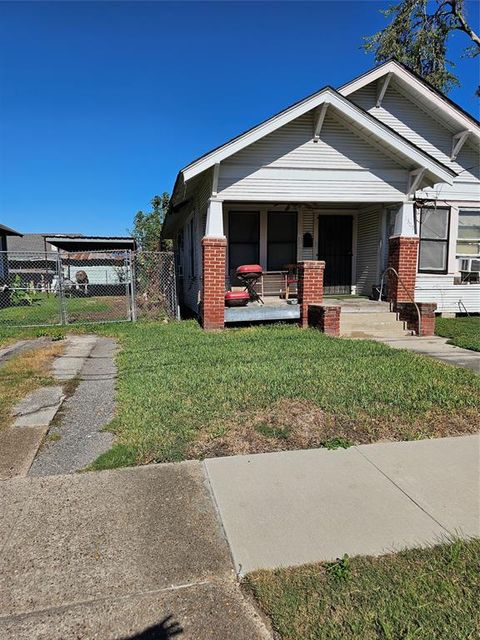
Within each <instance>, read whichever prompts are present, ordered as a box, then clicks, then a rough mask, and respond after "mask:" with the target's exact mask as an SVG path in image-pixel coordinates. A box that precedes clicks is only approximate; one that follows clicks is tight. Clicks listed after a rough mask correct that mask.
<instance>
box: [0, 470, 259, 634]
mask: <svg viewBox="0 0 480 640" xmlns="http://www.w3.org/2000/svg"><path fill="white" fill-rule="evenodd" d="M0 505H1V506H0V510H1V512H2V514H1V515H2V517H1V518H0V639H1V640H7V639H8V640H11V639H12V638H15V640H33V639H35V640H40V639H45V640H66V639H67V638H68V639H70V638H81V639H82V640H93V639H98V640H119V639H120V638H130V637H133V635H134V634H140V633H141V632H142V631H144V630H145V629H147V628H148V627H151V626H153V625H161V622H162V620H164V619H165V618H166V617H167V616H169V615H171V616H172V619H171V622H176V623H178V624H179V625H180V626H181V627H182V628H183V633H182V634H181V635H180V636H178V637H179V638H181V639H182V640H226V639H227V638H228V639H229V640H266V639H267V638H270V637H271V636H270V634H269V633H268V631H267V629H266V627H265V626H264V624H263V623H262V622H261V620H260V619H259V617H258V616H257V615H256V613H255V611H254V610H253V607H252V605H251V604H250V603H249V601H247V600H246V599H245V598H244V596H243V594H242V593H241V591H240V589H239V587H238V584H237V582H236V580H235V574H234V571H233V567H232V563H231V558H230V555H229V550H228V546H227V544H226V542H225V539H224V537H223V533H222V530H221V526H220V523H219V522H218V520H217V517H216V513H215V510H214V508H213V504H212V500H211V495H210V492H209V489H208V487H207V485H206V482H205V477H204V474H203V470H202V465H201V463H199V462H186V463H180V464H176V465H172V464H166V465H152V466H149V467H139V468H136V469H122V470H118V471H104V472H98V473H84V474H74V475H66V476H51V477H48V478H16V479H13V480H7V481H5V482H3V483H0ZM161 628H162V627H160V629H161ZM148 637H152V638H153V637H155V638H159V639H160V638H167V637H169V636H168V635H167V634H166V633H165V632H164V633H161V631H160V630H159V631H158V634H157V635H153V634H152V635H151V636H148ZM175 637H177V636H175Z"/></svg>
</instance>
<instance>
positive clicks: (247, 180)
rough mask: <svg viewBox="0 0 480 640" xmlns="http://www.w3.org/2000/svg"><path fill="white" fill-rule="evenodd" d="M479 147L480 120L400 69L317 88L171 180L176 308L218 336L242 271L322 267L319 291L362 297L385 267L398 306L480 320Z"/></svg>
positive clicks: (169, 232) (392, 65)
mask: <svg viewBox="0 0 480 640" xmlns="http://www.w3.org/2000/svg"><path fill="white" fill-rule="evenodd" d="M479 150H480V124H479V122H478V121H477V120H475V119H474V118H473V117H472V116H471V115H469V114H468V113H466V112H465V111H464V110H463V109H462V108H461V107H459V106H458V105H456V104H454V103H453V102H452V101H451V100H449V99H448V98H447V97H446V96H444V95H443V94H442V93H440V92H439V91H437V90H435V89H434V88H432V87H431V86H430V85H429V84H428V83H426V82H425V81H424V80H423V79H421V78H420V77H418V76H417V75H415V74H414V73H412V72H411V71H410V70H408V69H407V68H406V67H404V66H403V65H401V64H400V63H398V62H396V61H390V62H387V63H386V64H383V65H381V66H379V67H376V68H374V69H372V70H371V71H369V72H367V73H365V74H363V75H362V76H360V77H358V78H355V79H354V80H351V81H350V82H348V83H347V84H345V85H343V86H342V87H340V88H338V89H334V88H332V87H324V88H323V89H321V90H320V91H318V92H316V93H314V94H313V95H311V96H308V97H307V98H305V99H304V100H301V101H300V102H297V103H296V104H294V105H292V106H290V107H288V108H287V109H285V110H283V111H281V112H280V113H278V114H277V115H275V116H273V117H272V118H270V119H268V120H266V121H265V122H262V123H260V124H259V125H257V126H255V127H253V128H252V129H250V130H249V131H246V132H245V133H242V134H241V135H239V136H238V137H236V138H234V139H233V140H230V141H228V142H226V143H225V144H224V145H222V146H220V147H218V148H216V149H214V150H213V151H211V152H209V153H207V154H205V155H204V156H202V157H200V158H198V159H196V160H194V161H193V162H192V163H190V164H189V165H187V166H186V167H184V168H183V169H181V171H180V172H179V174H178V176H177V179H176V182H175V187H174V190H173V195H172V204H173V206H172V210H171V212H170V213H169V214H168V216H167V218H166V220H165V224H164V230H163V234H164V236H165V237H167V238H173V239H174V242H175V249H176V253H177V260H178V265H179V271H180V281H181V291H180V295H181V302H182V303H183V305H184V306H185V307H187V308H189V309H190V310H191V311H192V312H194V313H197V314H199V315H200V316H201V317H202V318H203V324H204V326H206V327H207V328H208V327H210V328H215V327H218V326H223V324H224V322H225V321H227V322H228V321H229V319H231V316H229V310H228V309H225V305H224V292H225V290H228V289H229V288H230V287H232V286H235V285H236V284H238V283H237V282H236V281H235V277H234V276H235V269H236V268H237V267H238V266H239V265H242V264H259V265H260V266H261V267H262V269H263V272H264V278H265V281H266V282H267V283H268V277H269V274H271V277H272V278H274V277H277V278H278V277H280V278H281V277H282V273H283V272H285V270H286V269H287V265H292V263H303V262H304V261H324V262H325V267H324V274H323V295H328V294H340V293H342V294H349V293H356V294H360V295H365V296H370V295H371V294H372V290H374V289H375V288H376V289H377V290H378V288H379V285H380V282H381V279H382V274H383V273H384V272H385V269H386V268H387V266H390V267H392V269H391V270H390V277H389V284H388V287H389V298H390V300H392V301H393V302H398V303H400V302H405V303H410V302H412V301H413V299H414V300H415V302H417V303H422V302H425V303H436V305H437V312H440V313H445V312H450V313H451V312H453V313H464V312H465V311H468V312H469V313H472V312H480V284H479V283H478V274H479V272H480V177H479V176H480V172H479V162H480V161H479V157H480V154H479ZM393 268H394V269H395V272H396V273H398V276H399V278H397V276H396V275H395V274H394V272H393ZM219 273H221V278H220V280H219ZM302 273H303V271H302ZM302 278H303V275H302V274H300V280H301V289H302V292H303V291H304V288H303V280H302ZM272 281H273V280H272ZM275 282H277V281H275ZM275 286H276V285H275ZM275 286H274V287H273V289H274V291H273V293H274V294H275V296H276V297H278V295H279V292H280V293H281V290H282V287H281V286H280V287H277V289H275ZM267 289H268V287H267ZM267 293H269V291H267ZM270 293H272V292H271V291H270ZM301 295H302V296H303V295H304V293H302V294H301ZM316 295H317V298H318V297H319V296H320V297H321V296H322V294H318V293H317V294H316ZM313 301H314V302H319V301H320V300H313ZM267 306H268V305H267ZM273 308H274V307H273V306H272V309H273ZM300 312H301V311H300ZM272 313H273V312H272ZM275 313H277V314H278V309H277V310H276V312H275ZM285 313H287V309H286V305H285ZM263 314H264V315H263V317H264V318H266V316H265V309H264V311H263ZM272 317H274V318H275V317H277V316H275V314H273V316H272Z"/></svg>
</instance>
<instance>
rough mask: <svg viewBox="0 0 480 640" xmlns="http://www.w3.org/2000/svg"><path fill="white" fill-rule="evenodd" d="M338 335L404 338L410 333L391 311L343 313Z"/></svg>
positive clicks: (346, 336) (347, 336)
mask: <svg viewBox="0 0 480 640" xmlns="http://www.w3.org/2000/svg"><path fill="white" fill-rule="evenodd" d="M340 335H341V336H342V337H345V338H404V337H405V336H408V335H411V332H410V331H407V329H406V327H405V325H404V323H403V322H402V321H400V320H397V315H396V314H395V313H391V312H385V311H381V312H378V313H369V312H357V313H346V314H344V313H343V310H342V314H341V316H340Z"/></svg>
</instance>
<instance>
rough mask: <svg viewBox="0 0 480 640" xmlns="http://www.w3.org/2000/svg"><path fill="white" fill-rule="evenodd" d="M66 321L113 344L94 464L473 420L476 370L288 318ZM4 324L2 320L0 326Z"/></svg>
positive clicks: (398, 436) (412, 434) (363, 436)
mask: <svg viewBox="0 0 480 640" xmlns="http://www.w3.org/2000/svg"><path fill="white" fill-rule="evenodd" d="M65 330H66V329H65V328H64V327H62V328H57V329H41V330H40V329H37V330H30V334H31V333H32V332H33V333H35V332H37V333H48V334H50V333H55V332H56V333H58V332H60V331H61V332H62V333H65ZM75 330H76V331H92V330H94V331H96V332H98V333H102V334H104V335H111V336H113V337H116V338H117V339H118V341H119V343H120V345H121V347H122V348H121V350H120V352H119V354H118V356H117V365H118V370H119V375H118V380H117V384H116V389H117V415H116V417H115V418H114V420H113V422H112V423H111V425H110V427H109V428H110V429H111V430H112V431H113V432H114V433H115V435H116V444H115V445H114V447H113V448H112V449H111V450H110V451H109V452H107V453H106V454H104V455H103V456H101V457H100V458H99V459H98V460H97V461H96V463H95V464H94V468H97V469H100V468H112V467H118V466H128V465H134V464H142V463H148V462H155V461H156V462H165V461H176V460H182V459H185V458H194V457H197V458H199V457H200V458H201V457H203V456H206V455H208V456H215V455H229V454H232V453H249V452H256V451H273V450H283V449H294V448H295V449H298V448H305V447H314V446H328V447H336V446H348V445H349V444H355V443H364V442H375V441H378V440H407V439H414V438H425V437H436V436H444V435H455V434H458V433H466V432H473V431H474V430H475V429H476V428H478V421H477V422H476V421H475V416H476V415H477V412H478V410H479V408H480V378H479V377H478V376H476V375H475V374H474V373H472V372H469V371H467V370H464V369H460V368H456V367H451V366H449V365H446V364H442V363H439V362H436V361H434V360H432V359H429V358H425V357H422V356H419V355H415V354H412V353H409V352H404V351H398V350H394V349H390V348H389V347H387V346H385V345H382V344H380V343H376V342H371V341H360V340H358V341H355V340H340V339H335V338H329V337H327V336H325V335H323V334H321V333H319V332H318V331H316V330H313V329H311V330H300V329H298V328H297V327H296V326H269V327H267V326H265V327H256V328H246V329H229V330H226V331H223V332H219V333H208V332H204V331H202V330H201V329H200V328H199V326H198V325H197V324H196V323H195V322H193V321H191V322H178V323H170V324H163V323H154V322H151V323H148V322H139V323H136V324H131V323H119V324H105V325H94V326H90V327H88V325H85V326H82V327H80V326H79V327H76V328H75ZM26 333H28V332H27V331H26V330H23V331H22V332H20V333H19V335H25V334H26ZM12 334H13V330H11V329H10V330H8V329H3V330H1V331H0V338H1V337H3V338H4V339H8V338H11V336H12Z"/></svg>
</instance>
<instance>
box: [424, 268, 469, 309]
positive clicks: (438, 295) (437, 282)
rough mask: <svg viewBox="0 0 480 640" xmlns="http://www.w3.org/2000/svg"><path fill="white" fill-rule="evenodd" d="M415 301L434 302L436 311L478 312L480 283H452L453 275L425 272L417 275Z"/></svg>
mask: <svg viewBox="0 0 480 640" xmlns="http://www.w3.org/2000/svg"><path fill="white" fill-rule="evenodd" d="M415 300H416V301H417V302H436V303H437V311H439V312H449V313H465V309H466V310H467V311H468V313H479V312H480V284H453V276H451V275H445V276H442V275H440V276H437V275H430V274H426V273H419V274H418V275H417V282H416V287H415Z"/></svg>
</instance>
